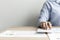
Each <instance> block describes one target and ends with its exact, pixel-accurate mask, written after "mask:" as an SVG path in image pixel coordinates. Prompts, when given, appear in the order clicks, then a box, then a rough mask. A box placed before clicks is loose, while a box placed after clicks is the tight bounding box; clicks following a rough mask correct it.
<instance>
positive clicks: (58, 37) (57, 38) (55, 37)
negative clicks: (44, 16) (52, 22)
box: [48, 33, 60, 40]
mask: <svg viewBox="0 0 60 40" xmlns="http://www.w3.org/2000/svg"><path fill="white" fill-rule="evenodd" d="M48 37H49V39H50V40H60V33H50V34H48Z"/></svg>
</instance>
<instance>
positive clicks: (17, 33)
mask: <svg viewBox="0 0 60 40" xmlns="http://www.w3.org/2000/svg"><path fill="white" fill-rule="evenodd" d="M0 37H47V36H46V34H37V33H36V31H18V30H7V31H5V32H3V33H0Z"/></svg>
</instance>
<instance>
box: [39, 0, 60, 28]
mask: <svg viewBox="0 0 60 40" xmlns="http://www.w3.org/2000/svg"><path fill="white" fill-rule="evenodd" d="M52 26H60V0H46V2H45V3H44V4H43V7H42V9H41V13H40V16H39V27H42V28H43V29H51V28H52Z"/></svg>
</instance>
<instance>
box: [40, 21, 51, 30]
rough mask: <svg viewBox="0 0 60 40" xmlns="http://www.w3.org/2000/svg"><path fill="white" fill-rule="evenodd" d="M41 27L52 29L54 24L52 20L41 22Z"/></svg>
mask: <svg viewBox="0 0 60 40" xmlns="http://www.w3.org/2000/svg"><path fill="white" fill-rule="evenodd" d="M40 27H41V28H42V29H46V30H47V29H51V28H52V24H51V23H50V22H41V23H40Z"/></svg>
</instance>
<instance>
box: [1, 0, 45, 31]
mask: <svg viewBox="0 0 60 40" xmlns="http://www.w3.org/2000/svg"><path fill="white" fill-rule="evenodd" d="M44 2H45V0H0V30H1V29H5V28H7V27H8V26H12V25H15V26H27V25H28V26H29V25H30V26H36V24H37V19H38V16H39V13H40V9H41V6H42V4H43V3H44Z"/></svg>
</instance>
